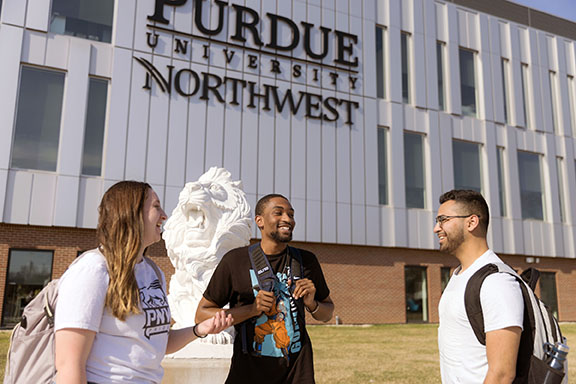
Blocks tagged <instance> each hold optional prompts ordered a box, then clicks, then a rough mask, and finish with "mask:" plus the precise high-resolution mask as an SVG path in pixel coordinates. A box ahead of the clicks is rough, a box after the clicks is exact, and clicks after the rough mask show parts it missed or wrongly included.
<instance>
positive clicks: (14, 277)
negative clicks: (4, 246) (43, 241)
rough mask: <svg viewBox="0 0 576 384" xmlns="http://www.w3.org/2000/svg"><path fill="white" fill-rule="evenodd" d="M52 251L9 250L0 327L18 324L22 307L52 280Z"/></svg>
mask: <svg viewBox="0 0 576 384" xmlns="http://www.w3.org/2000/svg"><path fill="white" fill-rule="evenodd" d="M52 257H53V252H52V251H26V250H15V249H12V250H10V256H9V261H8V273H7V276H6V291H5V293H4V306H3V307H2V308H3V309H2V326H3V327H8V326H13V325H15V324H16V323H18V322H19V321H20V319H21V317H22V311H23V310H24V307H25V306H26V305H27V304H28V303H29V302H30V301H32V299H33V298H34V297H35V296H36V295H37V294H38V292H40V291H41V290H42V288H43V287H44V286H45V285H46V284H48V282H49V281H50V279H51V277H52Z"/></svg>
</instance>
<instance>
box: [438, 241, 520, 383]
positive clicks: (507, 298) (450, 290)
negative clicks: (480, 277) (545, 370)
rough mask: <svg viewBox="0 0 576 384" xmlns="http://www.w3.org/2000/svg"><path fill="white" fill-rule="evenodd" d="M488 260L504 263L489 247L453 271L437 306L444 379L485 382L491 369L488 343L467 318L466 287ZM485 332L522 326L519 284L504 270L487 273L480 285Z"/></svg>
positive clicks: (441, 366) (447, 380)
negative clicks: (488, 357) (480, 340)
mask: <svg viewBox="0 0 576 384" xmlns="http://www.w3.org/2000/svg"><path fill="white" fill-rule="evenodd" d="M489 263H502V260H501V259H500V258H499V257H498V256H496V254H495V253H494V252H492V251H491V250H488V251H486V252H485V253H484V254H483V255H482V256H480V257H479V258H478V259H476V261H475V262H474V263H473V264H472V265H471V266H470V267H468V268H467V269H466V270H465V271H463V272H459V271H460V267H458V269H457V270H456V271H455V272H454V274H453V275H452V277H451V278H450V281H449V282H448V285H447V286H446V289H445V290H444V293H442V297H441V299H440V304H439V306H438V312H439V315H440V325H439V327H438V347H439V351H440V371H441V374H442V383H444V384H447V383H450V384H452V383H465V384H475V383H479V384H481V383H483V382H484V378H485V377H486V374H487V372H488V359H487V357H486V347H485V346H483V345H482V344H480V342H479V341H478V339H477V338H476V335H474V331H473V330H472V327H471V326H470V322H469V321H468V316H467V315H466V308H465V306H464V291H465V290H466V284H467V283H468V280H469V279H470V277H471V276H472V275H473V274H474V273H475V272H476V271H478V270H479V269H480V268H482V267H483V266H485V265H486V264H489ZM480 301H481V304H482V312H483V314H484V329H485V331H486V332H490V331H495V330H498V329H503V328H507V327H514V326H515V327H520V328H522V324H523V319H524V301H523V299H522V291H521V290H520V285H519V284H518V282H517V281H516V280H515V279H514V277H512V276H510V275H508V274H505V273H494V274H492V275H490V276H488V277H487V278H486V279H485V280H484V283H483V284H482V288H481V289H480Z"/></svg>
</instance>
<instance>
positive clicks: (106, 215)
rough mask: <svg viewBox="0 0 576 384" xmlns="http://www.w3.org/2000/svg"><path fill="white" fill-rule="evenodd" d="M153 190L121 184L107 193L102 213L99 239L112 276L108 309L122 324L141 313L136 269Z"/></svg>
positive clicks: (140, 185) (146, 186)
mask: <svg viewBox="0 0 576 384" xmlns="http://www.w3.org/2000/svg"><path fill="white" fill-rule="evenodd" d="M150 190H151V187H150V185H149V184H147V183H142V182H139V181H121V182H119V183H116V184H114V185H113V186H112V187H110V189H108V190H107V191H106V193H104V196H103V197H102V201H101V203H100V207H99V209H98V210H99V217H98V229H97V236H98V241H99V242H100V247H101V250H102V253H103V254H104V257H105V258H106V262H107V264H108V274H109V275H110V283H109V285H108V291H107V292H106V306H107V307H108V308H109V309H110V311H111V312H112V314H113V315H114V317H116V318H117V319H119V320H122V321H124V320H125V319H126V317H127V316H128V315H130V314H133V313H139V312H140V307H139V294H138V285H137V283H136V276H135V274H134V267H135V266H136V263H137V262H138V256H139V252H140V250H141V248H142V235H143V233H144V218H143V211H144V202H145V201H146V197H147V195H148V193H149V191H150Z"/></svg>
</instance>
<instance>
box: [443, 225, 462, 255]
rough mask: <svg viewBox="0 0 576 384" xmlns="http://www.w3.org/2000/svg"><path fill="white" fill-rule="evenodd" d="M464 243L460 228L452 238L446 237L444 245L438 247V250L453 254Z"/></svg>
mask: <svg viewBox="0 0 576 384" xmlns="http://www.w3.org/2000/svg"><path fill="white" fill-rule="evenodd" d="M462 243H464V230H461V231H460V232H459V233H457V234H454V235H453V236H452V238H448V239H447V241H446V242H445V243H444V244H445V245H444V247H441V248H440V252H443V253H446V254H449V255H453V254H454V252H455V251H456V250H457V249H458V248H460V246H461V245H462Z"/></svg>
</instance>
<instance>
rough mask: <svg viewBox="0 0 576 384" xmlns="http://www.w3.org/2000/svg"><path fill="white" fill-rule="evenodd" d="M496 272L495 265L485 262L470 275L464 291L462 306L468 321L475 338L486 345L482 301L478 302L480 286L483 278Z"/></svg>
mask: <svg viewBox="0 0 576 384" xmlns="http://www.w3.org/2000/svg"><path fill="white" fill-rule="evenodd" d="M496 272H498V267H497V266H496V265H494V264H486V265H485V266H483V267H482V268H480V269H479V270H478V271H476V272H475V273H474V274H473V275H472V277H470V280H468V284H466V291H465V292H464V306H465V307H466V315H467V316H468V321H469V322H470V325H471V326H472V330H473V331H474V335H476V339H478V342H479V343H480V344H482V345H486V332H484V314H483V313H482V303H481V302H480V288H482V283H484V280H485V279H486V278H487V277H488V276H490V275H491V274H493V273H496Z"/></svg>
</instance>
